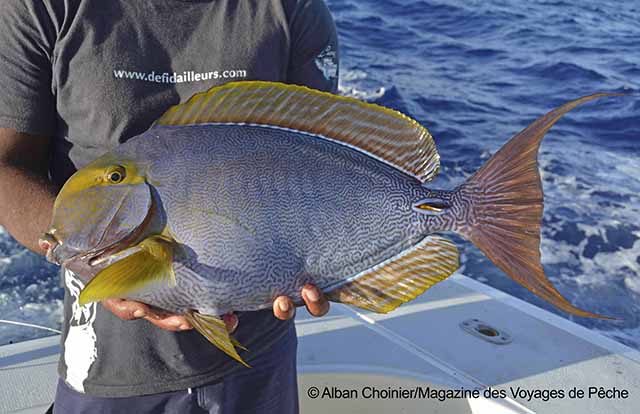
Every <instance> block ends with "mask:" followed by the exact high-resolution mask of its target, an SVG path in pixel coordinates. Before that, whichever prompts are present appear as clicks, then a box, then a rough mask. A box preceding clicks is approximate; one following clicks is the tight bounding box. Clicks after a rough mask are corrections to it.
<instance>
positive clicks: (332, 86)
mask: <svg viewBox="0 0 640 414" xmlns="http://www.w3.org/2000/svg"><path fill="white" fill-rule="evenodd" d="M337 65H338V57H337V40H336V32H335V26H334V24H333V20H332V18H331V16H330V14H329V12H328V10H327V8H326V6H325V4H324V3H323V1H322V0H209V1H208V0H192V1H185V0H183V1H179V0H109V1H105V0H2V2H0V128H12V129H15V130H18V131H21V132H26V133H31V134H39V135H45V136H49V137H51V149H50V154H51V157H50V168H49V170H50V174H51V177H52V179H53V180H54V182H56V183H58V184H60V185H61V184H62V183H64V181H65V180H66V179H67V178H68V177H69V176H70V175H71V174H72V173H73V172H74V171H75V170H76V169H78V168H80V167H82V166H84V165H85V164H87V163H89V162H90V161H92V160H93V159H95V158H97V157H98V156H100V155H102V154H103V153H105V152H107V151H108V150H109V149H111V148H113V147H115V146H116V145H118V143H121V142H124V141H125V140H126V139H128V138H130V137H132V136H135V135H136V134H139V133H141V132H143V131H144V130H146V129H147V128H148V127H149V126H150V125H151V123H153V121H154V120H155V119H156V118H158V117H159V116H160V115H161V114H162V113H163V112H164V111H165V110H166V109H167V108H168V107H169V106H171V105H174V104H177V103H179V102H183V101H185V100H186V99H188V98H189V97H190V96H191V95H193V94H194V93H197V92H200V91H203V90H206V89H208V88H210V87H212V86H215V85H220V84H223V83H226V82H228V81H232V80H271V81H282V82H289V83H297V84H303V85H307V86H310V87H314V88H317V89H324V90H329V91H335V90H336V88H337V70H338V67H337ZM64 281H65V285H66V290H65V292H66V294H65V314H64V315H65V320H64V333H63V338H62V339H63V353H62V357H61V361H60V370H59V371H60V375H61V377H62V378H64V379H65V381H66V382H67V383H68V384H69V385H70V386H72V387H73V388H74V389H76V390H78V391H81V392H86V393H88V394H92V395H97V396H131V395H142V394H150V393H158V392H165V391H171V390H178V389H184V388H187V387H194V386H197V385H200V384H204V383H207V382H211V381H214V380H216V379H219V378H221V377H223V376H224V375H227V374H229V373H230V372H233V371H235V370H239V369H246V368H244V367H242V366H241V365H240V364H238V363H236V362H234V361H232V360H231V359H230V358H229V357H227V356H226V355H225V354H223V353H222V352H220V351H218V350H217V349H216V348H215V347H214V346H213V345H211V344H209V343H208V342H207V341H206V339H205V338H204V337H202V336H201V335H200V334H198V333H197V332H195V331H189V332H179V333H173V332H167V331H163V330H161V329H158V328H156V327H154V326H153V325H151V324H149V323H148V322H146V321H128V322H125V321H121V320H119V319H118V318H116V317H115V316H113V315H112V314H111V313H110V312H109V311H107V310H105V309H103V308H102V307H101V306H100V305H98V304H91V305H87V306H83V307H80V306H79V305H78V304H77V302H76V300H75V299H76V298H77V296H78V294H79V291H80V289H81V288H82V284H81V282H80V281H79V280H78V279H77V278H76V277H75V276H74V275H73V274H72V273H71V272H69V271H65V272H64ZM239 316H240V325H239V328H238V331H237V333H236V338H237V339H238V340H239V341H240V342H241V343H242V344H244V345H245V346H247V348H248V349H250V350H251V352H249V353H248V354H247V356H246V357H245V358H246V359H247V362H249V363H251V360H252V357H253V356H255V355H257V354H259V353H260V352H267V351H268V349H269V347H270V346H271V345H272V344H277V341H278V339H280V338H281V337H282V335H283V334H284V333H286V330H287V328H288V327H289V324H291V323H292V322H282V321H279V320H277V319H276V318H275V317H274V316H273V314H272V313H271V311H261V312H245V313H240V315H239Z"/></svg>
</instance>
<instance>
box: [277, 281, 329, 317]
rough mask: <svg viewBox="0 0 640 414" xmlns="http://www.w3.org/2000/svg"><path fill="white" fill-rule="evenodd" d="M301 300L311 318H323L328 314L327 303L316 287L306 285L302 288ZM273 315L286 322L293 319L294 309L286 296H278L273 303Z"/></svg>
mask: <svg viewBox="0 0 640 414" xmlns="http://www.w3.org/2000/svg"><path fill="white" fill-rule="evenodd" d="M302 300H303V301H304V304H305V306H306V308H307V311H309V313H310V314H311V315H313V316H316V317H318V316H324V315H325V314H326V313H327V312H329V301H328V300H327V298H326V297H325V295H324V294H323V293H322V292H321V291H320V289H318V288H317V287H315V286H313V285H310V284H306V285H304V286H303V287H302ZM273 314H274V315H275V316H276V318H278V319H282V320H287V319H291V318H293V317H294V315H295V314H296V307H295V305H294V303H293V301H292V300H291V298H289V297H288V296H278V297H277V298H276V300H274V301H273Z"/></svg>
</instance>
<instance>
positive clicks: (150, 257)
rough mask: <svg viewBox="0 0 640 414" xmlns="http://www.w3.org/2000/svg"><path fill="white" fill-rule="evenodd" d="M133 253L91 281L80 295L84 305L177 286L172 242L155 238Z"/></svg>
mask: <svg viewBox="0 0 640 414" xmlns="http://www.w3.org/2000/svg"><path fill="white" fill-rule="evenodd" d="M130 250H133V251H135V253H132V254H130V255H128V256H126V257H125V258H124V259H121V260H118V261H117V262H115V263H114V264H112V265H110V266H109V267H107V268H105V269H103V270H102V271H101V272H100V273H98V274H97V275H96V276H95V277H94V278H93V279H91V281H89V283H88V284H87V286H86V287H85V288H84V289H83V290H82V292H80V298H79V303H80V305H81V306H82V305H85V304H87V303H91V302H97V301H101V300H104V299H109V298H122V297H126V296H128V295H130V294H132V293H137V292H140V291H142V290H144V289H153V288H154V287H165V286H166V287H172V286H175V285H176V276H175V273H174V271H173V241H172V240H171V239H168V238H166V237H164V236H152V237H149V238H147V239H145V240H143V241H142V242H140V243H139V244H138V245H137V246H134V247H133V248H131V249H130ZM123 253H124V252H123ZM121 255H122V253H120V254H117V255H116V256H121Z"/></svg>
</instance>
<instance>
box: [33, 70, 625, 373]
mask: <svg viewBox="0 0 640 414" xmlns="http://www.w3.org/2000/svg"><path fill="white" fill-rule="evenodd" d="M615 95H617V94H613V93H599V94H593V95H589V96H585V97H582V98H579V99H576V100H573V101H570V102H568V103H565V104H564V105H562V106H560V107H558V108H556V109H554V110H552V111H550V112H548V113H547V114H546V115H544V116H542V117H540V118H538V119H537V120H536V121H534V122H533V123H532V124H530V125H529V126H527V127H526V128H525V129H524V130H522V131H521V132H519V133H518V134H516V135H515V136H514V137H513V138H512V139H511V140H509V141H508V142H507V143H506V144H505V145H504V146H503V147H502V148H500V149H499V150H498V151H497V152H496V153H495V154H494V155H493V156H492V157H491V158H490V159H489V160H488V161H487V162H486V163H485V164H484V165H483V166H482V167H481V168H480V169H479V170H478V171H477V172H475V173H474V174H473V175H472V176H470V177H469V178H468V179H467V180H466V181H465V182H464V183H463V184H461V185H459V186H458V187H456V188H454V189H451V190H439V189H432V188H429V186H428V183H429V182H430V181H431V180H433V178H434V177H435V176H436V175H437V173H438V171H439V168H440V157H439V155H438V152H437V150H436V146H435V141H434V139H433V137H432V136H431V134H430V133H429V131H427V129H426V128H424V127H423V126H422V125H420V124H419V123H418V122H417V121H415V120H413V119H411V118H410V117H408V116H406V115H404V114H402V113H400V112H397V111H395V110H392V109H389V108H385V107H382V106H378V105H376V104H372V103H367V102H363V101H360V100H357V99H355V98H351V97H345V96H338V95H333V94H330V93H326V92H321V91H316V90H312V89H309V88H307V87H304V86H296V85H287V84H281V83H276V82H265V81H242V82H231V83H227V84H224V85H222V86H217V87H213V88H211V89H210V90H208V91H205V92H201V93H198V94H196V95H194V96H193V97H191V98H190V99H189V100H187V101H186V102H184V103H181V104H178V105H175V106H173V107H171V108H169V109H168V110H167V111H166V113H164V114H163V115H162V116H161V117H160V118H159V119H158V120H157V121H156V122H155V123H154V124H153V125H152V126H151V127H150V128H149V129H148V130H147V131H146V132H144V133H142V134H140V135H138V136H136V137H133V138H131V139H129V140H128V141H126V142H124V143H122V144H120V145H119V146H117V147H115V148H114V149H112V150H111V151H109V152H108V153H106V154H105V155H103V156H101V157H100V158H98V159H96V160H95V161H93V162H91V163H90V164H88V165H86V166H85V167H83V168H81V169H79V170H78V171H77V172H76V173H75V174H73V176H71V177H70V178H69V179H68V180H67V181H66V183H65V184H64V186H63V187H62V189H61V191H60V192H59V194H58V196H57V197H56V200H55V204H54V209H53V215H52V221H51V226H50V228H49V230H48V231H47V233H46V234H45V235H44V236H42V241H44V242H46V243H47V245H48V246H49V248H48V249H47V259H48V260H49V261H51V262H54V263H57V264H60V265H62V266H65V267H66V268H68V269H70V270H72V271H74V272H76V274H77V275H78V276H79V277H80V278H81V279H82V280H83V282H84V283H86V284H85V287H84V289H83V290H82V291H81V293H80V296H79V302H80V305H85V304H88V303H91V302H96V301H102V300H105V299H108V298H126V299H132V300H138V301H141V302H144V303H147V304H149V305H153V306H156V307H158V308H161V309H164V310H167V311H169V312H173V313H176V314H179V315H184V316H185V317H186V318H187V319H188V320H189V322H190V323H191V324H192V325H193V326H194V328H195V329H196V330H197V331H198V332H200V333H201V334H202V335H203V336H205V337H206V338H207V339H208V340H209V341H210V342H211V343H212V344H213V345H215V346H217V347H218V348H220V349H221V350H222V351H224V352H225V353H226V354H227V355H229V356H230V357H231V358H233V359H235V360H236V361H238V362H240V363H242V364H244V365H246V366H249V365H248V364H247V363H246V362H245V361H244V359H243V357H242V356H241V355H240V353H241V352H242V353H244V352H247V350H246V349H245V348H244V347H243V346H242V345H241V344H240V343H239V342H238V341H237V340H236V339H235V338H234V337H233V335H231V334H229V333H228V332H227V330H226V329H225V325H224V323H223V321H222V319H221V317H220V315H224V314H225V313H228V312H234V311H255V310H260V309H266V308H270V307H271V306H272V304H273V301H274V299H275V298H276V297H278V296H280V295H287V296H289V297H291V298H292V300H293V301H294V303H296V304H297V305H301V304H302V299H301V297H300V292H301V288H302V287H303V286H304V285H305V284H308V283H311V284H314V285H316V286H317V287H318V288H319V289H320V290H321V291H322V292H323V293H324V294H325V295H326V297H327V298H328V299H329V300H330V301H333V302H340V303H344V304H348V305H352V306H355V307H357V308H360V309H365V310H368V311H372V312H378V313H387V312H391V311H393V310H394V309H396V308H397V307H398V306H400V305H402V304H403V303H406V302H409V301H411V300H413V299H415V298H416V297H418V296H419V295H421V294H423V293H424V292H425V291H427V290H428V289H429V288H431V287H432V286H434V285H435V284H436V283H438V282H441V281H443V280H445V279H446V278H448V277H449V276H450V275H452V274H453V273H454V272H455V271H456V269H458V267H459V251H458V248H457V247H456V245H455V244H454V243H453V242H452V241H451V240H450V239H449V238H447V237H446V234H447V233H457V234H459V235H461V236H462V237H463V238H466V239H467V240H470V241H471V242H472V243H473V244H474V245H475V246H477V247H478V248H479V249H480V250H481V251H482V252H483V253H484V254H485V255H486V256H487V257H488V258H489V259H490V260H491V261H492V262H493V263H494V264H495V265H496V266H497V267H498V268H500V269H501V270H502V271H503V272H504V273H505V274H507V275H508V276H509V277H511V278H512V279H513V280H515V281H516V282H518V283H519V284H521V285H522V286H524V287H526V288H527V289H529V290H530V291H531V292H533V293H534V294H536V295H538V296H539V297H541V298H543V299H545V300H546V301H548V302H550V303H551V304H553V305H555V306H556V307H557V308H559V309H561V310H563V311H565V312H568V313H570V314H573V315H577V316H581V317H596V318H607V317H606V316H604V315H599V314H595V313H592V312H589V311H586V310H582V309H580V308H577V307H575V306H574V305H572V304H571V303H570V302H569V301H568V300H567V299H566V298H565V297H564V296H562V294H561V293H560V292H559V291H558V290H557V289H556V288H555V287H554V286H553V284H552V283H551V282H550V281H549V279H548V278H547V277H546V276H545V273H544V270H543V267H542V265H541V253H540V237H541V236H540V227H541V221H542V214H543V190H542V186H541V180H540V173H539V170H538V163H537V157H538V149H539V147H540V143H541V141H542V138H543V137H544V135H545V133H546V132H547V131H548V130H549V129H550V128H551V127H552V125H553V124H554V123H556V122H557V121H558V120H559V119H560V118H561V117H562V116H563V115H564V114H565V113H567V112H568V111H570V110H572V109H573V108H575V107H576V106H578V105H581V104H583V103H586V102H588V101H591V100H593V99H596V98H601V97H605V96H615Z"/></svg>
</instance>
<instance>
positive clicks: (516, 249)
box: [416, 93, 621, 319]
mask: <svg viewBox="0 0 640 414" xmlns="http://www.w3.org/2000/svg"><path fill="white" fill-rule="evenodd" d="M619 95H621V94H607V93H599V94H595V95H590V96H585V97H583V98H580V99H577V100H574V101H571V102H569V103H566V104H564V105H562V106H561V107H559V108H556V109H554V110H553V111H551V112H549V113H547V114H546V115H544V116H542V117H540V118H539V119H537V120H536V121H535V122H533V123H532V124H531V125H529V126H528V127H527V128H525V129H524V130H523V131H522V132H520V133H519V134H517V135H516V136H515V137H513V138H512V139H511V140H510V141H509V142H508V143H507V144H505V145H504V146H503V147H502V148H501V149H500V150H499V151H498V152H497V153H495V154H494V155H493V157H491V159H489V161H487V163H486V164H485V165H483V166H482V167H481V168H480V170H478V171H477V172H476V173H475V174H474V175H473V176H472V177H471V178H470V179H469V180H467V182H465V183H464V184H463V185H461V186H460V187H459V188H458V189H457V190H456V192H455V193H453V195H452V196H451V200H450V201H451V208H450V209H448V211H447V212H446V213H445V214H446V215H448V216H449V217H448V221H449V223H448V226H447V227H448V228H447V229H446V230H453V231H456V232H458V233H460V234H462V235H463V236H465V237H466V238H467V239H469V240H471V241H472V242H473V243H474V244H475V245H476V246H477V247H478V248H479V249H480V250H481V251H482V252H483V253H484V254H485V255H486V256H487V257H488V258H489V259H490V260H491V261H492V262H493V263H494V264H495V265H496V266H498V267H499V268H500V269H501V270H502V271H504V272H505V273H506V274H507V275H509V276H510V277H511V278H512V279H513V280H515V281H516V282H518V283H520V284H521V285H522V286H524V287H526V288H527V289H529V290H530V291H531V292H533V293H535V294H536V295H538V296H540V297H541V298H543V299H545V300H547V301H549V302H550V303H551V304H553V305H555V306H557V307H558V308H560V309H562V310H564V311H565V312H569V313H571V314H573V315H577V316H582V317H593V318H606V319H610V318H608V317H606V316H603V315H598V314H595V313H591V312H588V311H585V310H582V309H579V308H576V307H575V306H573V305H572V304H571V303H570V302H569V301H568V300H567V299H565V298H564V297H563V296H562V294H561V293H560V292H558V290H556V288H555V287H554V286H553V285H552V284H551V282H550V281H549V279H547V277H546V276H545V274H544V270H543V268H542V264H541V263H540V224H541V222H542V210H543V193H542V184H541V181H540V174H539V172H538V161H537V158H538V148H539V147H540V142H541V141H542V138H543V137H544V135H545V133H546V132H547V131H548V130H549V129H550V128H551V127H552V126H553V124H554V123H555V122H556V121H558V120H559V119H560V118H561V117H562V115H564V114H565V113H567V112H568V111H570V110H571V109H573V108H575V107H576V106H578V105H580V104H582V103H584V102H587V101H590V100H592V99H596V98H600V97H604V96H619ZM425 201H426V200H425ZM427 204H430V203H428V202H427ZM416 208H417V209H419V210H425V214H430V213H432V211H431V210H430V209H427V208H423V207H422V206H421V205H418V206H416ZM438 219H441V220H443V221H447V218H445V217H434V221H436V220H438Z"/></svg>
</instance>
